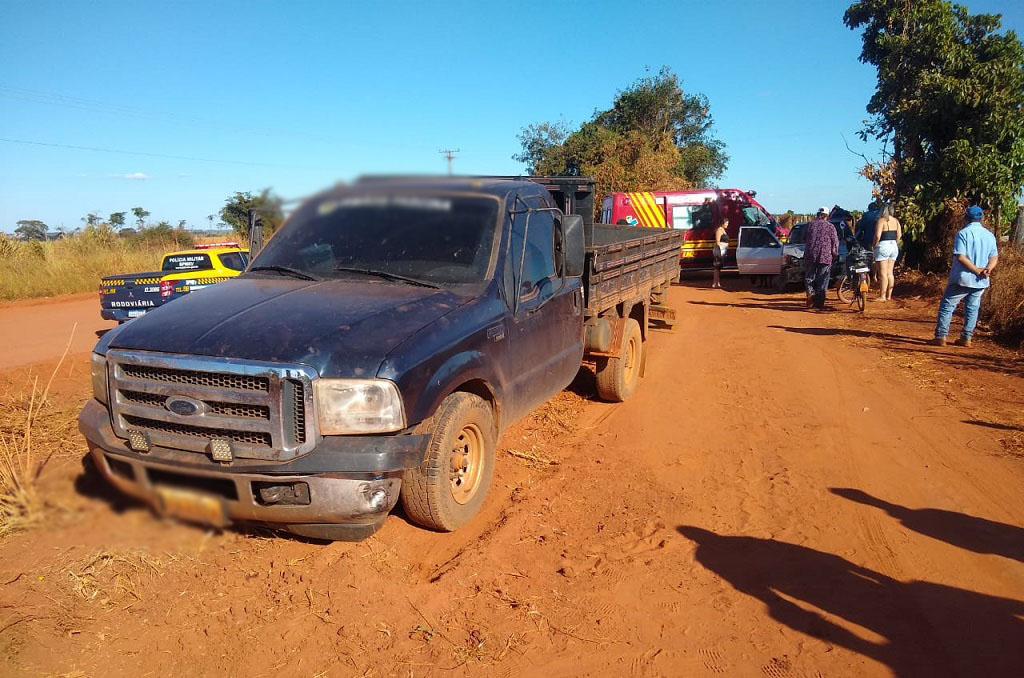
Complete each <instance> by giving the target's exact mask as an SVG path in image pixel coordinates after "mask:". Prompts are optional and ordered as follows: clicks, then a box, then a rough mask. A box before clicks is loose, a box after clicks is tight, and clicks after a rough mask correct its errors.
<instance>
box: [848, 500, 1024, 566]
mask: <svg viewBox="0 0 1024 678" xmlns="http://www.w3.org/2000/svg"><path fill="white" fill-rule="evenodd" d="M828 491H829V492H831V493H832V494H835V495H838V496H840V497H842V498H844V499H849V500H850V501H855V502H857V503H859V504H865V505H867V506H874V507H875V508H879V509H882V510H883V511H885V512H886V513H888V514H889V515H890V516H892V517H893V518H895V519H896V520H898V521H900V523H902V524H903V525H904V526H905V527H906V528H907V529H910V530H913V531H914V532H918V533H920V534H923V535H925V536H928V537H931V538H932V539H938V540H939V541H944V542H946V543H947V544H952V545H953V546H959V547H960V548H962V549H967V550H968V551H974V552H975V553H994V554H996V555H999V556H1003V557H1004V558H1011V559H1013V560H1018V561H1020V562H1024V528H1020V527H1015V526H1013V525H1007V524H1006V523H997V522H996V521H994V520H988V519H986V518H978V517H976V516H970V515H967V514H965V513H957V512H956V511H946V510H943V509H912V508H907V507H906V506H900V505H899V504H892V503H890V502H887V501H885V500H883V499H879V498H877V497H873V496H871V495H870V494H868V493H867V492H864V491H862V490H855V489H852V488H848V487H830V488H829V490H828Z"/></svg>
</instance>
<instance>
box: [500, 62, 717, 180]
mask: <svg viewBox="0 0 1024 678" xmlns="http://www.w3.org/2000/svg"><path fill="white" fill-rule="evenodd" d="M711 127H712V118H711V114H710V109H709V106H708V101H707V98H706V97H704V96H703V95H702V94H687V93H685V92H684V91H683V89H682V86H681V85H680V82H679V78H678V77H677V76H676V74H675V73H673V72H672V71H671V70H670V69H668V68H667V67H666V68H662V69H661V71H659V72H658V74H657V75H654V76H647V77H644V78H640V79H638V80H636V81H635V82H634V83H633V84H632V85H630V86H629V87H628V88H626V89H625V90H622V91H620V92H618V93H617V94H616V96H615V99H614V101H613V102H612V107H611V108H610V109H609V110H606V111H597V112H595V113H594V116H593V117H592V118H591V119H590V120H589V121H587V122H585V123H583V124H582V125H581V126H580V127H579V129H577V130H574V131H570V129H569V126H568V125H566V124H565V123H564V122H559V123H539V124H534V125H528V126H526V127H524V128H523V129H522V131H521V132H520V133H519V135H518V139H519V142H520V144H521V146H522V151H521V152H520V153H518V154H516V155H514V156H512V159H513V160H517V161H519V162H522V163H524V164H525V165H526V166H527V171H528V172H529V173H531V174H556V175H557V174H569V175H575V174H584V175H589V176H593V177H594V178H595V179H596V180H597V182H598V191H599V193H607V192H612V191H626V190H636V189H644V190H658V189H662V190H672V189H685V188H691V187H693V186H705V185H707V184H708V182H709V181H711V180H712V179H714V178H717V177H719V176H721V174H722V172H723V171H725V166H726V163H727V162H728V159H729V158H728V156H727V155H726V154H725V145H724V144H723V143H722V142H721V141H719V140H717V139H715V138H714V137H713V135H712V132H711Z"/></svg>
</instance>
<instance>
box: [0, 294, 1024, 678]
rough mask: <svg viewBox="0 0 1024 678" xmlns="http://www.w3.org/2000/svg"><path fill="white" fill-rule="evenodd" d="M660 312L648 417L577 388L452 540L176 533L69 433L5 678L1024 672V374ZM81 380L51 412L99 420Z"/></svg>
mask: <svg viewBox="0 0 1024 678" xmlns="http://www.w3.org/2000/svg"><path fill="white" fill-rule="evenodd" d="M726 282H727V283H730V282H731V283H732V284H733V285H736V286H738V284H737V283H736V281H735V280H732V281H730V280H727V281H726ZM704 284H705V283H704V282H703V281H699V282H698V283H697V285H704ZM670 303H671V304H672V305H673V306H674V307H675V308H676V309H677V311H678V315H679V318H680V321H679V323H678V325H677V326H676V329H675V330H674V331H672V332H668V331H664V330H659V331H653V332H652V336H651V338H650V341H649V344H648V348H649V351H650V353H649V361H648V373H647V377H646V378H645V379H644V380H643V381H642V382H641V384H640V387H639V388H638V390H637V392H636V394H635V396H634V397H633V398H632V399H631V400H630V401H628V402H626V403H622V404H619V405H610V404H605V403H600V402H596V401H595V400H594V399H593V383H592V382H593V377H592V375H591V374H590V373H588V372H583V373H581V376H580V378H578V379H577V382H576V383H575V384H574V386H573V387H572V388H571V389H569V390H567V391H565V392H563V393H562V394H561V395H559V396H558V397H557V398H555V399H554V400H553V401H552V402H551V403H549V404H547V405H545V406H544V407H543V408H541V409H540V410H538V411H537V412H535V413H534V414H533V415H532V416H531V417H530V418H529V419H528V420H527V421H524V422H521V423H520V424H518V425H516V426H515V427H514V428H512V429H511V430H510V431H508V432H507V433H506V434H505V436H504V437H503V438H502V440H501V443H500V447H499V454H498V459H499V465H498V472H497V474H496V476H495V482H494V485H493V486H492V491H491V495H490V497H489V499H488V501H487V504H486V507H485V509H484V511H483V512H482V514H481V515H480V516H478V518H477V519H475V520H474V521H473V522H472V523H471V524H470V525H469V526H468V527H467V528H465V529H463V530H461V531H459V532H457V533H454V534H435V533H430V532H427V531H424V530H421V529H419V528H417V527H415V526H413V525H411V524H409V523H408V522H407V521H406V520H404V519H403V517H402V516H401V515H394V516H392V517H391V518H389V520H388V523H387V524H386V525H385V527H384V528H383V529H382V530H381V531H380V532H378V533H377V535H375V536H374V537H372V538H370V539H369V540H367V541H365V542H362V543H356V544H348V543H334V544H328V545H322V544H316V543H307V542H304V541H301V540H296V539H288V538H281V537H276V536H273V535H272V534H270V533H265V532H260V533H240V532H234V531H226V532H223V533H214V532H207V531H204V530H202V529H199V528H194V527H189V526H184V525H178V524H172V523H165V522H162V521H160V520H159V519H157V518H155V517H153V516H152V515H151V514H150V513H149V512H148V511H146V510H144V509H142V508H140V507H137V506H134V505H132V504H129V503H125V502H121V501H120V500H118V499H117V498H116V496H115V495H114V494H113V493H112V492H111V491H109V490H107V489H106V488H104V487H103V486H102V485H100V484H98V483H96V482H95V479H93V478H91V477H90V476H83V475H82V474H81V472H80V466H79V465H78V464H77V459H76V458H75V457H76V456H77V455H79V454H80V453H81V450H82V447H81V443H80V442H78V441H77V440H76V439H74V438H73V436H71V437H69V439H67V440H64V441H63V442H61V443H60V444H58V445H55V447H56V448H57V449H56V455H55V460H54V461H52V462H51V463H50V464H49V465H48V467H47V469H46V471H45V473H44V474H43V476H42V478H41V480H40V482H41V491H42V492H43V494H44V496H45V497H47V499H48V501H49V503H50V504H51V508H50V510H49V512H48V514H47V517H46V523H44V524H43V525H39V526H36V527H33V528H30V529H29V530H27V531H25V532H22V533H19V534H15V535H13V536H11V537H8V538H6V539H4V540H2V541H0V673H6V674H27V675H37V674H44V675H51V674H64V675H75V676H109V675H132V676H144V675H182V674H198V675H245V676H250V677H255V676H264V675H266V676H272V675H309V676H314V675H315V676H392V675H401V676H427V675H432V676H520V675H525V676H535V675H537V676H539V675H543V676H545V677H546V678H550V677H553V676H623V675H633V676H716V675H728V676H759V677H761V678H763V677H764V676H769V677H770V678H784V677H790V676H792V677H806V678H810V677H814V676H888V675H897V676H1020V675H1024V651H1022V649H1021V648H1024V529H1022V525H1024V494H1022V492H1021V487H1022V480H1024V414H1022V412H1024V408H1022V404H1024V380H1022V377H1024V362H1022V361H1021V359H1020V356H1017V355H1014V354H1012V353H1009V352H1006V351H1004V350H1002V349H999V348H998V347H995V346H993V345H991V344H988V343H985V342H979V344H978V345H977V346H976V347H975V348H971V349H957V348H955V347H950V348H947V349H933V348H931V347H928V346H926V345H924V343H923V341H924V339H926V338H928V337H929V336H930V333H931V323H932V321H933V318H934V316H933V315H932V314H933V313H934V306H935V304H934V303H928V302H925V301H911V302H896V303H895V304H892V305H886V306H884V307H882V306H876V305H872V306H870V307H869V309H868V313H867V314H866V315H865V316H860V315H858V314H855V313H851V312H848V311H845V310H839V311H837V312H833V313H826V314H818V313H812V312H807V311H804V310H802V299H801V298H799V297H797V296H794V295H761V294H757V293H755V292H753V291H751V290H749V289H747V288H743V289H742V290H740V291H724V292H720V291H716V290H710V289H706V288H703V287H698V286H696V285H695V286H687V287H676V288H674V289H673V290H672V293H671V295H670ZM2 314H3V311H0V315H2ZM51 355H52V354H47V355H45V356H44V355H42V354H40V355H39V357H40V358H42V357H47V358H50V357H51ZM84 360H85V356H83V355H77V356H75V359H74V361H73V364H72V365H70V366H68V367H66V368H62V373H64V372H68V371H69V370H70V374H71V375H72V376H67V377H66V378H64V379H62V381H61V384H60V389H59V393H58V396H56V397H55V398H54V400H55V404H54V405H53V406H54V407H65V408H66V409H67V412H68V413H71V412H72V410H73V409H74V407H77V405H78V403H80V402H81V400H82V399H84V398H85V397H86V394H87V390H88V371H87V369H85V368H86V366H85V363H84ZM33 369H35V370H36V371H38V372H44V371H45V366H41V367H37V368H33ZM25 375H26V369H24V368H22V369H20V370H17V371H11V370H8V371H7V372H6V373H5V378H6V379H7V380H8V381H10V382H12V383H15V384H17V383H23V382H24V378H25ZM526 457H532V458H526Z"/></svg>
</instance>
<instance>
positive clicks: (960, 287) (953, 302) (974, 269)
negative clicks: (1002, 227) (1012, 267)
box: [931, 205, 999, 346]
mask: <svg viewBox="0 0 1024 678" xmlns="http://www.w3.org/2000/svg"><path fill="white" fill-rule="evenodd" d="M983 216H985V213H984V212H982V210H981V208H980V207H978V206H977V205H972V206H971V207H968V208H967V211H966V212H964V227H963V228H962V229H960V232H959V233H957V234H956V241H955V242H954V244H953V266H952V268H950V270H949V281H948V282H947V283H946V292H945V293H944V294H943V295H942V301H941V302H939V317H938V320H936V322H935V338H934V339H932V342H931V343H932V345H934V346H945V345H946V335H947V334H949V322H950V320H952V319H953V311H955V310H956V307H957V306H959V305H960V302H961V301H964V300H965V299H966V303H965V304H964V329H963V331H962V332H961V334H960V338H959V339H957V340H956V345H957V346H970V345H971V335H972V334H973V333H974V327H975V325H977V324H978V310H979V309H980V308H981V295H982V294H984V293H985V289H986V288H987V287H988V285H989V276H990V275H991V274H992V270H993V269H994V268H995V267H996V264H997V263H998V262H999V252H998V250H997V249H996V237H995V236H994V235H992V231H990V230H988V229H987V228H985V227H984V226H982V225H981V218H982V217H983Z"/></svg>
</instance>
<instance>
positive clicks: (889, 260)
mask: <svg viewBox="0 0 1024 678" xmlns="http://www.w3.org/2000/svg"><path fill="white" fill-rule="evenodd" d="M902 237H903V226H902V225H901V224H900V222H899V220H898V219H897V218H896V217H894V216H893V215H892V205H888V204H886V205H882V209H881V210H880V211H879V213H878V219H877V222H876V224H875V237H874V241H873V242H872V244H871V249H872V251H873V252H874V258H875V266H877V267H878V299H877V301H891V300H892V288H893V287H895V286H896V277H895V276H894V275H893V273H892V270H893V268H894V267H895V266H896V259H897V257H899V256H900V245H899V242H900V239H901V238H902Z"/></svg>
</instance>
